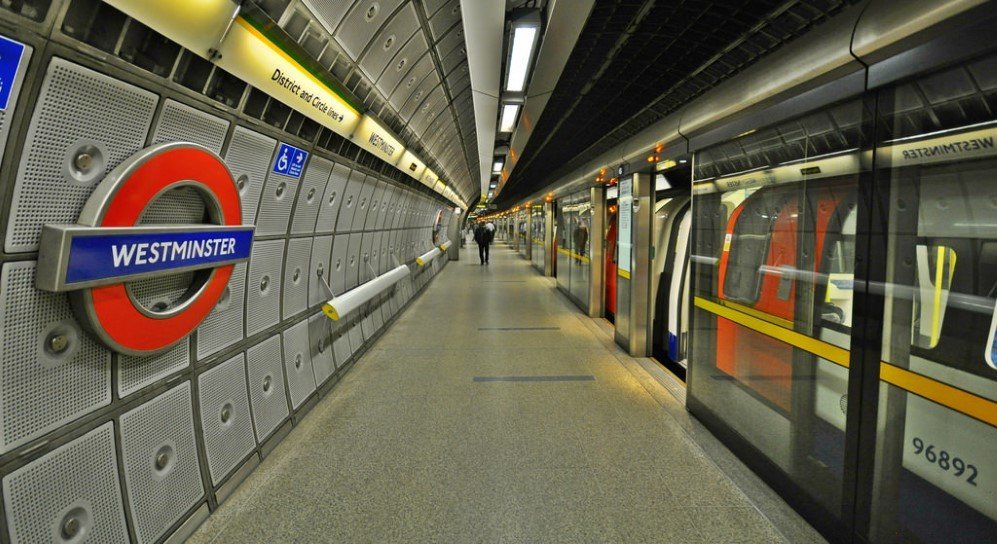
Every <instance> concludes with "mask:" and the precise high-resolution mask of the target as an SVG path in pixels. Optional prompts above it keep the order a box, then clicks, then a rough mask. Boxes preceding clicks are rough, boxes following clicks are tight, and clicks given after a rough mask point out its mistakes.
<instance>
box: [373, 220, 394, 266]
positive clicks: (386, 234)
mask: <svg viewBox="0 0 997 544" xmlns="http://www.w3.org/2000/svg"><path fill="white" fill-rule="evenodd" d="M391 234H392V233H391V231H390V230H386V231H383V232H381V240H380V244H381V245H380V249H379V251H378V255H379V258H378V263H377V267H378V271H379V272H380V273H381V274H384V273H385V272H387V271H389V270H391V269H392V268H394V267H395V264H394V261H392V260H391V252H390V251H389V249H388V246H390V242H391Z"/></svg>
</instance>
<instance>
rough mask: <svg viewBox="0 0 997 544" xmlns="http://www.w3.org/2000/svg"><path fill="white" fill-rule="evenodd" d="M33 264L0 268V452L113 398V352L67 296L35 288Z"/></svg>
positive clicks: (26, 263)
mask: <svg viewBox="0 0 997 544" xmlns="http://www.w3.org/2000/svg"><path fill="white" fill-rule="evenodd" d="M35 268H36V264H35V261H22V262H13V263H6V264H4V265H3V272H2V274H0V308H3V314H2V317H0V336H2V338H3V349H2V350H0V414H2V418H0V421H2V422H3V429H2V431H3V435H2V443H0V452H7V451H10V450H11V449H13V448H14V447H16V446H19V445H21V444H24V443H25V442H28V441H29V440H31V439H33V438H37V437H39V436H41V435H42V434H44V433H45V432H48V431H50V430H52V429H55V428H57V427H59V426H61V425H64V424H66V423H69V422H71V421H73V420H75V419H76V418H78V417H80V416H82V415H84V414H87V413H90V412H91V411H93V410H95V409H97V408H98V407H101V406H106V405H108V404H110V402H111V355H110V352H108V351H107V350H106V349H104V348H103V347H101V346H99V345H98V344H97V343H96V342H95V341H94V340H93V339H92V338H91V337H90V335H88V334H86V333H84V332H83V330H82V328H81V327H80V325H79V323H77V322H76V320H75V319H74V317H73V313H72V310H71V309H70V306H69V300H68V299H67V298H66V296H65V295H61V294H55V293H48V292H45V291H40V290H38V289H36V288H35ZM63 341H65V342H64V344H65V345H64V346H60V345H59V344H62V343H63ZM57 347H61V348H63V349H56V348H57Z"/></svg>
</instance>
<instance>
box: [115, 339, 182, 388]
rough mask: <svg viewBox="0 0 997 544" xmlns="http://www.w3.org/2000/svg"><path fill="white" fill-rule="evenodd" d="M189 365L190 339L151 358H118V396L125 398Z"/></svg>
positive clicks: (121, 356) (128, 356)
mask: <svg viewBox="0 0 997 544" xmlns="http://www.w3.org/2000/svg"><path fill="white" fill-rule="evenodd" d="M189 365H190V338H184V339H183V341H181V342H180V343H179V344H177V345H175V346H173V347H172V348H170V349H169V350H168V351H166V352H164V353H160V354H159V355H153V356H152V357H134V356H131V355H119V356H118V365H117V366H118V396H119V397H121V398H124V397H127V396H128V395H131V394H132V393H135V392H136V391H139V390H141V389H142V388H144V387H146V386H148V385H152V384H154V383H156V382H158V381H159V380H162V379H163V378H165V377H167V376H169V375H171V374H174V373H176V372H179V371H181V370H183V369H185V368H187V366H189Z"/></svg>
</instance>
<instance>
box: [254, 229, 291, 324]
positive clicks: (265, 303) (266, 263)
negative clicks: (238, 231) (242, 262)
mask: <svg viewBox="0 0 997 544" xmlns="http://www.w3.org/2000/svg"><path fill="white" fill-rule="evenodd" d="M283 269H284V240H268V241H264V242H261V241H257V242H255V243H254V244H253V254H252V256H251V257H250V260H249V279H248V281H247V282H246V336H252V335H254V334H256V333H258V332H260V331H262V330H263V329H266V328H267V327H272V326H274V325H276V324H277V323H278V322H280V299H281V283H282V280H281V272H282V271H283Z"/></svg>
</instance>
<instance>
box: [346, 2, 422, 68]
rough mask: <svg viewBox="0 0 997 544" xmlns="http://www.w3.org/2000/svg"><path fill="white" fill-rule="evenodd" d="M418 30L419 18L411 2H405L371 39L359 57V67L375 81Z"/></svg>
mask: <svg viewBox="0 0 997 544" xmlns="http://www.w3.org/2000/svg"><path fill="white" fill-rule="evenodd" d="M418 30H419V20H418V19H416V16H415V8H414V7H412V4H407V5H405V6H404V7H403V8H402V9H400V10H399V11H398V13H396V14H395V16H394V17H392V18H391V21H389V22H388V24H387V25H385V26H384V28H382V29H381V32H379V33H378V35H377V36H376V37H375V38H374V39H373V40H371V44H370V46H369V47H368V48H367V51H366V52H365V53H364V54H363V57H362V58H361V59H360V69H361V70H363V72H364V74H366V75H367V77H369V78H370V79H371V81H376V80H377V79H378V78H379V77H381V73H382V72H384V69H385V68H386V67H387V65H388V62H389V61H391V59H392V58H394V56H395V54H396V53H398V52H399V51H400V50H401V49H402V46H403V45H405V44H406V43H408V41H409V38H411V37H412V35H413V34H415V33H416V31H418Z"/></svg>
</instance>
